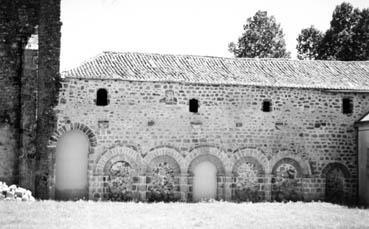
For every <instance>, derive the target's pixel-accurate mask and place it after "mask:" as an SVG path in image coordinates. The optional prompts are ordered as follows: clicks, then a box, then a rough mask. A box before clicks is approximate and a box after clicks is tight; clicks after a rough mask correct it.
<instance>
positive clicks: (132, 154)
mask: <svg viewBox="0 0 369 229" xmlns="http://www.w3.org/2000/svg"><path fill="white" fill-rule="evenodd" d="M118 161H126V162H128V163H129V164H130V165H131V166H132V167H133V168H135V169H136V170H137V171H138V172H140V170H141V169H142V158H141V156H140V154H139V153H138V152H137V151H135V150H133V149H131V148H128V147H124V146H119V147H114V148H112V149H109V150H107V151H106V152H105V153H104V154H103V155H102V156H101V157H100V158H99V159H98V160H97V162H96V165H95V168H94V174H95V175H104V174H105V172H106V169H108V167H109V165H112V164H114V163H115V162H118Z"/></svg>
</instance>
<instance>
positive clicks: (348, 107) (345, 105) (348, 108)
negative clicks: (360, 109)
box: [342, 98, 354, 114]
mask: <svg viewBox="0 0 369 229" xmlns="http://www.w3.org/2000/svg"><path fill="white" fill-rule="evenodd" d="M353 109H354V106H353V102H352V99H351V98H343V99H342V113H343V114H352V112H353Z"/></svg>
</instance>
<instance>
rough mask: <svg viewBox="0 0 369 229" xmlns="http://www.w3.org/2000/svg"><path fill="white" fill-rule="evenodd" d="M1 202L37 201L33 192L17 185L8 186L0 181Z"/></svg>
mask: <svg viewBox="0 0 369 229" xmlns="http://www.w3.org/2000/svg"><path fill="white" fill-rule="evenodd" d="M0 200H21V201H35V198H34V197H33V196H32V192H31V191H29V190H27V189H24V188H21V187H18V186H16V185H15V184H13V185H10V186H8V185H7V184H6V183H4V182H1V181H0Z"/></svg>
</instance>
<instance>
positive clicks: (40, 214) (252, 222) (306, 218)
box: [0, 201, 369, 228]
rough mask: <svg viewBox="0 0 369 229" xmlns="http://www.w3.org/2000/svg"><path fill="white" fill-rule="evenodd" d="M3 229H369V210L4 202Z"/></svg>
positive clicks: (321, 206) (314, 206)
mask: <svg viewBox="0 0 369 229" xmlns="http://www.w3.org/2000/svg"><path fill="white" fill-rule="evenodd" d="M0 228H369V209H350V208H347V207H343V206H339V205H333V204H328V203H254V204H252V203H242V204H237V203H227V202H213V203H196V204H189V203H171V204H164V203H156V204H146V203H117V202H87V201H78V202H56V201H37V202H7V201H2V202H0Z"/></svg>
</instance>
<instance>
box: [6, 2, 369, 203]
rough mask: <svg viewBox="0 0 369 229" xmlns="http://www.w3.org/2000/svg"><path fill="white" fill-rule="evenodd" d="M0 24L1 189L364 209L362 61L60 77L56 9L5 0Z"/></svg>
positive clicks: (92, 66) (109, 62)
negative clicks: (344, 205)
mask: <svg viewBox="0 0 369 229" xmlns="http://www.w3.org/2000/svg"><path fill="white" fill-rule="evenodd" d="M0 19H2V20H0V180H2V181H6V182H7V183H8V184H10V183H17V184H19V185H21V186H23V187H25V188H28V189H31V190H32V191H33V193H34V194H35V195H36V197H38V198H43V199H47V198H56V199H77V198H89V199H110V200H130V199H133V200H148V201H156V200H164V201H171V200H182V201H197V200H200V199H202V198H205V199H208V198H215V199H225V200H233V201H249V200H252V201H263V200H289V199H290V200H307V201H308V200H312V199H321V200H328V201H334V202H356V201H357V200H360V202H362V203H366V204H368V205H369V154H368V152H369V150H368V149H369V140H368V138H369V131H368V130H369V128H368V123H369V122H368V120H369V117H368V116H367V114H368V112H369V102H368V96H369V94H368V93H369V62H333V61H294V60H281V59H262V60H259V59H233V58H214V57H196V56H173V55H156V54H137V53H114V52H107V53H103V54H101V55H99V56H97V57H95V58H93V59H91V60H89V61H87V62H85V63H84V64H82V65H81V66H80V67H77V68H75V69H72V70H70V71H67V72H65V73H63V79H60V76H59V54H60V52H59V51H60V27H61V22H60V0H48V1H40V0H4V1H3V2H2V4H0ZM36 30H38V40H37V39H36V37H35V36H31V35H32V34H33V33H35V32H36ZM30 38H31V39H30ZM60 86H61V88H60Z"/></svg>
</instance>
